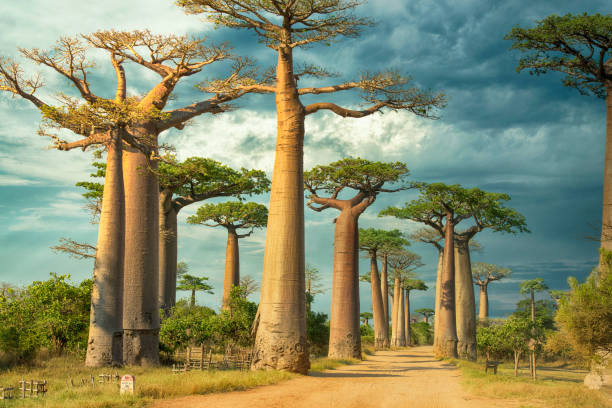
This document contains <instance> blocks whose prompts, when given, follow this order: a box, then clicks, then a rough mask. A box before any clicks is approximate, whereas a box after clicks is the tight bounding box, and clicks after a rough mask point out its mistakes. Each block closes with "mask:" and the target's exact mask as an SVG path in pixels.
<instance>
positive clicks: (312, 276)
mask: <svg viewBox="0 0 612 408" xmlns="http://www.w3.org/2000/svg"><path fill="white" fill-rule="evenodd" d="M304 277H305V281H306V310H308V311H310V306H311V305H312V302H313V301H314V297H315V295H318V294H321V293H323V292H325V290H324V289H323V284H322V283H321V273H320V272H319V270H318V269H317V268H315V267H314V266H312V265H310V264H306V268H305V269H304Z"/></svg>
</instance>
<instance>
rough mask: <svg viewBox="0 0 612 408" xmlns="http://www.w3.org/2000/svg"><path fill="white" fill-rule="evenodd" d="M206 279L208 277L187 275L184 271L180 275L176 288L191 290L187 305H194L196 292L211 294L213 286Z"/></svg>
mask: <svg viewBox="0 0 612 408" xmlns="http://www.w3.org/2000/svg"><path fill="white" fill-rule="evenodd" d="M207 280H208V277H206V276H194V275H189V274H188V273H184V274H182V275H181V279H180V280H179V282H178V285H177V286H176V289H177V290H185V291H189V292H191V297H190V298H189V299H190V300H189V307H191V308H193V307H194V306H195V302H196V301H195V295H196V292H206V293H209V294H211V295H212V294H213V291H212V289H213V287H212V286H210V285H209V284H208V283H206V281H207Z"/></svg>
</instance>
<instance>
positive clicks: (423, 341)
mask: <svg viewBox="0 0 612 408" xmlns="http://www.w3.org/2000/svg"><path fill="white" fill-rule="evenodd" d="M433 334H434V333H433V327H431V325H430V324H429V323H425V322H416V323H412V324H411V325H410V338H411V339H412V344H416V345H419V346H422V345H428V344H433Z"/></svg>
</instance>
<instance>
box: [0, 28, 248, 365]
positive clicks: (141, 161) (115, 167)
mask: <svg viewBox="0 0 612 408" xmlns="http://www.w3.org/2000/svg"><path fill="white" fill-rule="evenodd" d="M90 49H97V50H102V51H103V52H105V53H106V54H107V55H108V57H109V59H110V62H111V64H112V67H113V71H114V72H115V74H116V78H117V87H116V90H115V92H114V94H115V95H114V97H112V98H105V97H103V96H101V94H96V93H94V92H93V89H92V87H91V84H90V82H89V78H90V76H89V75H90V70H91V68H93V67H94V64H93V62H92V61H91V60H89V59H88V57H87V51H89V50H90ZM20 51H21V54H22V55H23V56H24V57H25V58H26V59H29V60H31V61H33V62H34V63H36V64H39V65H44V66H46V67H48V68H50V69H51V70H53V71H55V72H56V73H58V74H59V75H61V76H63V77H64V78H66V79H68V80H69V83H70V84H71V85H72V86H73V87H74V88H75V90H76V91H77V92H78V95H79V97H78V98H77V97H70V96H66V95H65V94H63V93H62V94H61V95H60V97H59V99H60V102H61V106H52V105H49V104H47V103H45V102H43V100H41V99H39V98H38V97H37V96H36V92H37V90H38V89H40V88H41V87H42V85H43V82H42V80H40V79H39V78H38V77H32V78H29V79H28V78H26V77H25V76H24V72H23V70H22V68H21V66H20V65H19V64H18V63H17V62H15V61H13V60H10V59H7V58H0V90H2V91H6V92H9V93H12V94H13V95H16V96H19V97H21V98H23V99H25V100H27V101H29V102H31V103H32V104H34V105H35V107H36V108H38V109H39V110H40V111H41V112H42V114H43V125H44V126H43V128H42V130H41V134H44V135H46V136H50V137H51V138H52V140H53V141H54V147H56V148H57V149H59V150H72V149H74V148H81V149H86V148H88V147H90V146H96V145H98V146H103V147H105V148H106V150H107V158H106V176H105V182H104V184H105V186H106V187H105V189H104V194H105V197H104V198H103V201H105V202H106V203H107V204H106V207H107V208H106V209H104V208H103V209H102V215H101V217H100V225H99V231H98V245H97V248H98V250H97V254H96V262H95V266H94V289H93V291H92V309H91V310H92V311H91V324H90V337H89V341H88V353H87V355H88V357H87V358H86V365H89V366H100V365H109V364H111V363H113V362H114V363H115V364H121V362H122V361H123V363H125V364H153V365H155V364H158V363H159V347H158V345H159V337H158V334H159V309H158V307H157V306H158V305H157V291H158V194H159V187H158V182H157V175H156V170H157V160H156V157H157V155H158V143H157V137H158V135H159V134H160V133H161V132H163V131H165V130H168V129H170V128H177V129H181V128H183V126H184V124H185V122H187V121H189V120H190V119H192V118H194V117H196V116H199V115H201V114H204V113H219V112H223V111H224V110H226V109H227V108H226V106H225V105H224V102H228V101H231V100H234V99H236V98H238V97H240V96H242V95H244V94H245V93H248V92H253V91H255V90H256V89H255V88H253V87H252V85H253V80H252V78H250V77H248V78H247V73H248V74H250V73H252V70H251V69H250V65H249V62H248V60H242V59H238V58H235V57H233V56H232V55H231V54H230V53H229V52H228V49H227V47H226V46H215V45H205V43H204V40H200V39H193V40H192V39H188V38H186V37H184V36H174V35H170V36H162V35H154V34H152V33H151V32H149V31H146V30H145V31H131V32H120V31H114V30H112V31H98V32H96V33H93V34H90V35H84V36H81V37H80V38H69V37H63V38H61V39H60V40H59V41H58V42H57V44H56V46H55V47H54V48H53V49H51V50H49V51H44V50H40V49H32V50H25V49H20ZM222 60H232V61H234V63H233V69H232V72H231V73H230V74H229V76H228V77H226V78H225V79H224V80H225V81H226V82H229V83H232V86H233V88H232V92H228V93H215V94H214V95H213V96H211V97H210V98H208V99H205V100H203V101H200V102H197V103H194V104H191V105H189V106H185V107H182V108H178V109H174V110H170V111H163V109H164V107H165V106H166V103H167V101H168V98H169V97H170V95H171V93H172V92H173V90H174V89H175V87H176V85H177V84H178V82H179V81H180V80H181V79H183V78H185V77H189V76H192V75H194V74H197V73H199V72H201V71H202V70H203V69H204V68H205V67H206V66H207V65H210V64H212V63H214V62H217V61H222ZM129 63H133V64H137V65H139V66H141V67H144V68H145V69H148V70H151V71H153V72H154V73H155V74H157V75H158V76H159V77H160V78H161V79H160V81H159V82H158V83H156V84H155V85H154V86H152V87H151V88H150V89H149V91H148V92H145V93H144V96H128V95H127V88H128V87H127V79H126V71H125V67H124V65H126V64H129ZM243 85H244V86H243ZM58 129H65V130H68V131H71V132H72V133H73V134H75V135H78V136H79V137H82V138H81V139H79V140H76V141H73V142H68V141H66V140H63V139H62V138H61V137H60V136H58V134H57V133H56V132H55V130H58ZM106 195H108V197H106ZM103 207H104V203H103ZM124 236H127V237H129V239H125V240H124ZM124 293H129V296H124ZM121 344H122V345H123V349H122V347H121ZM121 355H123V358H122V359H121V358H120V356H121Z"/></svg>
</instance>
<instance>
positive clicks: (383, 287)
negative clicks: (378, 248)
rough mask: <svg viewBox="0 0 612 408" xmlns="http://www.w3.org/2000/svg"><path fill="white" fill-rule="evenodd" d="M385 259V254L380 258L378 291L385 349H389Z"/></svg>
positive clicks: (387, 286) (387, 287)
mask: <svg viewBox="0 0 612 408" xmlns="http://www.w3.org/2000/svg"><path fill="white" fill-rule="evenodd" d="M387 257H388V255H387V254H386V253H385V254H383V256H382V268H381V270H380V290H381V292H382V301H383V314H384V315H385V317H384V319H385V345H384V346H385V347H389V345H390V341H389V282H388V280H387V279H388V278H387Z"/></svg>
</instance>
